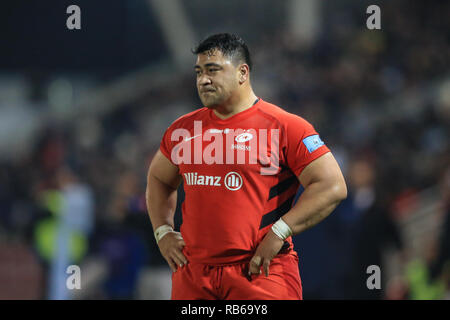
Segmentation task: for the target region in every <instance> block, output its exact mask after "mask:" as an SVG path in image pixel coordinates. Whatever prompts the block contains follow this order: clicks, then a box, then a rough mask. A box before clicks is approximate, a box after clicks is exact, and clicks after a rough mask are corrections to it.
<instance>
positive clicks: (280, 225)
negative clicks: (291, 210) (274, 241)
mask: <svg viewBox="0 0 450 320" xmlns="http://www.w3.org/2000/svg"><path fill="white" fill-rule="evenodd" d="M272 231H273V233H275V234H276V235H277V236H278V237H279V238H280V239H281V240H286V239H287V238H289V237H290V236H292V229H291V228H290V227H289V226H288V225H287V224H286V222H284V221H283V220H282V219H281V218H280V219H279V220H278V221H277V222H275V223H274V224H273V225H272Z"/></svg>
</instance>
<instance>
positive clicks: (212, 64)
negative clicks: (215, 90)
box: [194, 62, 222, 69]
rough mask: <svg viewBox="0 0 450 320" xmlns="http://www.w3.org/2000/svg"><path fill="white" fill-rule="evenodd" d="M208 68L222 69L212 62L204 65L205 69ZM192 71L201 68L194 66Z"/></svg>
mask: <svg viewBox="0 0 450 320" xmlns="http://www.w3.org/2000/svg"><path fill="white" fill-rule="evenodd" d="M208 67H217V68H222V66H221V65H220V64H217V63H214V62H210V63H207V64H205V68H208ZM194 69H201V67H200V66H199V65H198V64H196V65H195V66H194Z"/></svg>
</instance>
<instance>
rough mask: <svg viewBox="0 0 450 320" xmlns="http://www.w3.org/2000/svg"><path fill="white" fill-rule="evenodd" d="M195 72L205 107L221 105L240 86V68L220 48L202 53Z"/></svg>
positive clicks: (198, 57) (199, 93)
mask: <svg viewBox="0 0 450 320" xmlns="http://www.w3.org/2000/svg"><path fill="white" fill-rule="evenodd" d="M195 73H196V75H197V90H198V95H199V97H200V100H201V101H202V103H203V105H204V106H205V107H208V108H214V107H215V106H217V105H220V104H221V103H223V102H224V101H227V100H228V99H229V98H230V97H231V96H232V95H233V93H235V91H236V90H237V89H238V88H239V68H238V67H236V66H234V64H233V62H232V60H231V58H229V57H227V56H224V55H223V54H222V52H221V51H220V50H213V51H206V52H203V53H200V54H199V55H198V56H197V63H196V65H195Z"/></svg>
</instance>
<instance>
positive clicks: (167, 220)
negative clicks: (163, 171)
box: [145, 174, 177, 230]
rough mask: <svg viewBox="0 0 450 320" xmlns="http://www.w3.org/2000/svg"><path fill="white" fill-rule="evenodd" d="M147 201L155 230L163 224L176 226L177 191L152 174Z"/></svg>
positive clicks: (146, 195) (148, 185) (147, 191)
mask: <svg viewBox="0 0 450 320" xmlns="http://www.w3.org/2000/svg"><path fill="white" fill-rule="evenodd" d="M145 199H146V203H147V210H148V214H149V216H150V221H151V223H152V226H153V230H155V229H156V228H158V227H159V226H162V225H163V224H168V225H170V226H172V227H173V226H174V222H173V217H174V214H175V209H176V206H177V190H176V189H174V188H173V187H171V186H168V185H166V184H164V183H163V182H161V181H160V180H158V179H157V178H156V177H154V176H152V175H151V174H150V175H149V177H148V182H147V190H146V193H145Z"/></svg>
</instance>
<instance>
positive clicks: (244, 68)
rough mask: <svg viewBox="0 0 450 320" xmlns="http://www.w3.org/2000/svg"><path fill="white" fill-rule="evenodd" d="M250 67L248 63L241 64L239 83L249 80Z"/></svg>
mask: <svg viewBox="0 0 450 320" xmlns="http://www.w3.org/2000/svg"><path fill="white" fill-rule="evenodd" d="M249 71H250V70H249V67H248V65H247V64H245V63H244V64H241V65H240V66H239V83H240V84H243V83H244V82H245V81H247V79H248V76H249Z"/></svg>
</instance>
